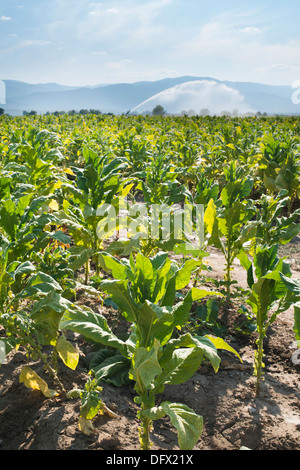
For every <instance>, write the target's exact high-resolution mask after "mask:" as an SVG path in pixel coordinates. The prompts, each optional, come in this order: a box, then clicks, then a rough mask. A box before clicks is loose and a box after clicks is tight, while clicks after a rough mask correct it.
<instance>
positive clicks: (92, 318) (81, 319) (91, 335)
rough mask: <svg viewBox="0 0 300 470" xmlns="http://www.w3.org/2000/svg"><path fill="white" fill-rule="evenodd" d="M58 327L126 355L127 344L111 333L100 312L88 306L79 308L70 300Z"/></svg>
mask: <svg viewBox="0 0 300 470" xmlns="http://www.w3.org/2000/svg"><path fill="white" fill-rule="evenodd" d="M59 328H60V329H62V330H64V329H66V330H71V331H75V332H76V333H79V334H82V335H83V336H84V337H85V338H88V339H91V340H92V341H95V343H99V344H103V345H104V346H111V347H113V348H116V349H118V350H120V351H121V353H122V354H123V355H124V356H127V348H128V345H127V344H126V343H124V341H122V340H121V339H119V338H118V337H117V336H116V335H114V334H113V333H112V331H111V330H110V328H109V326H108V324H107V321H106V319H105V318H104V317H103V316H102V315H101V314H99V313H95V312H93V311H92V310H91V309H89V308H88V307H84V308H79V307H78V306H76V305H75V304H71V302H70V303H69V306H68V308H67V310H66V312H65V313H64V315H63V316H62V319H61V321H60V324H59Z"/></svg>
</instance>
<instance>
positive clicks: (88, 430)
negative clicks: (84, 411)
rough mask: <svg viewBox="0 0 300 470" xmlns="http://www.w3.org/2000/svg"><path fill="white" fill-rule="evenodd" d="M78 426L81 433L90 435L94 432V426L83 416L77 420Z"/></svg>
mask: <svg viewBox="0 0 300 470" xmlns="http://www.w3.org/2000/svg"><path fill="white" fill-rule="evenodd" d="M78 427H79V429H80V431H81V432H83V434H85V435H86V436H91V435H92V434H93V433H94V432H95V428H94V426H93V423H92V421H91V420H90V419H86V418H84V417H83V416H80V418H79V421H78Z"/></svg>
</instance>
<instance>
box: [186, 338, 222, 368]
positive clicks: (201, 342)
mask: <svg viewBox="0 0 300 470" xmlns="http://www.w3.org/2000/svg"><path fill="white" fill-rule="evenodd" d="M192 339H193V341H194V343H195V345H196V346H197V347H198V348H200V349H202V351H203V354H204V356H205V357H206V358H207V359H208V360H209V361H210V363H211V365H212V366H213V368H214V371H215V372H218V370H219V367H220V362H221V359H220V357H219V356H218V351H217V348H216V346H215V345H214V343H213V342H212V341H211V340H210V339H209V338H208V337H205V336H194V337H193V338H192Z"/></svg>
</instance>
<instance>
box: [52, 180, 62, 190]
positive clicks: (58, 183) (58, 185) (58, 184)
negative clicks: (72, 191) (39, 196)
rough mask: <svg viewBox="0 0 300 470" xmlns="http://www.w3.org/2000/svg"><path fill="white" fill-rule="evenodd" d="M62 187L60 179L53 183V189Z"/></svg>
mask: <svg viewBox="0 0 300 470" xmlns="http://www.w3.org/2000/svg"><path fill="white" fill-rule="evenodd" d="M61 187H62V181H58V182H57V183H55V184H54V186H53V189H60V188H61Z"/></svg>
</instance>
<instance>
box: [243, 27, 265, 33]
mask: <svg viewBox="0 0 300 470" xmlns="http://www.w3.org/2000/svg"><path fill="white" fill-rule="evenodd" d="M260 31H261V30H260V29H259V28H257V27H256V26H246V28H242V29H240V32H241V33H259V32H260Z"/></svg>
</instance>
